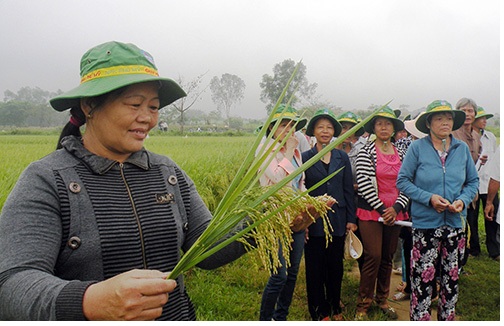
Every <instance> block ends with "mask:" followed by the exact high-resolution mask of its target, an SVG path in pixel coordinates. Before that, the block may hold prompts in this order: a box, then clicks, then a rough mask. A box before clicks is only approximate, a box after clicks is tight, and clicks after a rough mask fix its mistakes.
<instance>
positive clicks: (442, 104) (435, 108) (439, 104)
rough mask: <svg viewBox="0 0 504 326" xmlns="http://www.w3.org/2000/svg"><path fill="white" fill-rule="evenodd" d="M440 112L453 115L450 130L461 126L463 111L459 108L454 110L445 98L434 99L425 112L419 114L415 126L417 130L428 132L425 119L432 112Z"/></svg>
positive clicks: (463, 118) (463, 117) (463, 119)
mask: <svg viewBox="0 0 504 326" xmlns="http://www.w3.org/2000/svg"><path fill="white" fill-rule="evenodd" d="M440 112H450V113H452V115H453V128H452V131H454V130H457V129H458V128H460V127H462V125H463V124H464V121H465V116H466V115H465V112H464V111H461V110H454V109H453V108H452V106H451V104H450V103H448V102H447V101H445V100H436V101H433V102H432V103H431V104H429V105H428V106H427V109H426V110H425V112H424V113H423V114H422V115H420V116H419V117H418V118H417V120H416V122H415V126H416V127H417V129H418V130H420V131H421V132H423V133H426V134H429V133H430V130H429V128H427V120H428V119H429V117H430V116H431V115H432V114H434V113H440Z"/></svg>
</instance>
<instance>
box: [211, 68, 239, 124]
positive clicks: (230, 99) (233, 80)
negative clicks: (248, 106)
mask: <svg viewBox="0 0 504 326" xmlns="http://www.w3.org/2000/svg"><path fill="white" fill-rule="evenodd" d="M210 90H211V91H212V101H213V102H214V103H215V104H216V105H217V110H218V111H219V112H220V113H221V114H223V115H224V117H225V118H226V121H227V124H228V125H229V117H230V115H229V114H230V112H231V108H232V107H233V105H235V104H236V103H239V102H240V101H241V100H242V99H243V97H244V90H245V82H244V81H243V80H242V79H241V78H240V77H238V76H236V75H231V74H223V75H222V76H221V78H220V79H219V77H217V76H215V77H213V78H212V80H211V81H210Z"/></svg>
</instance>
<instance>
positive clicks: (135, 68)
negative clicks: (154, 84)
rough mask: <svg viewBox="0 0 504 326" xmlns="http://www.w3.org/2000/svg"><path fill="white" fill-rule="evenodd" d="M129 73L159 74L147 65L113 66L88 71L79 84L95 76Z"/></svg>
mask: <svg viewBox="0 0 504 326" xmlns="http://www.w3.org/2000/svg"><path fill="white" fill-rule="evenodd" d="M131 74H145V75H151V76H159V74H158V72H157V70H156V69H154V68H152V67H148V66H143V65H130V66H114V67H110V68H101V69H96V70H93V71H91V72H90V73H88V74H86V75H84V76H82V78H81V84H83V83H85V82H88V81H90V80H93V79H97V78H103V77H112V76H119V75H131Z"/></svg>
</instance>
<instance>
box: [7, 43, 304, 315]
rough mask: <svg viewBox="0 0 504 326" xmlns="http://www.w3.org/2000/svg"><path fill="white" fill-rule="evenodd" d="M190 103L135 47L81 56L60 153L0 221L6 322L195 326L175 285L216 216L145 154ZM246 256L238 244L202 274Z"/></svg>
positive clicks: (21, 183) (167, 167)
mask: <svg viewBox="0 0 504 326" xmlns="http://www.w3.org/2000/svg"><path fill="white" fill-rule="evenodd" d="M183 96H185V92H184V91H183V90H182V89H181V88H180V86H179V85H177V83H175V82H174V81H173V80H171V79H168V78H162V77H159V75H158V72H157V68H156V66H155V64H154V60H153V58H152V56H151V55H150V54H149V53H147V52H146V51H144V50H141V49H139V48H138V47H137V46H135V45H133V44H126V43H120V42H108V43H104V44H101V45H98V46H96V47H93V48H92V49H90V50H89V51H88V52H86V53H85V54H84V56H83V57H82V60H81V83H80V85H79V86H78V87H76V88H74V89H72V90H70V91H68V92H66V93H63V94H61V95H59V96H57V97H55V98H53V99H52V100H51V101H50V103H51V105H52V107H53V108H54V109H55V110H57V111H65V110H68V109H70V113H71V117H70V122H69V123H68V124H67V125H66V126H65V128H64V130H63V131H62V135H61V138H60V141H59V144H58V147H61V149H59V150H56V151H55V152H53V153H51V154H49V155H48V156H46V157H44V158H42V159H41V160H39V161H37V162H34V163H32V164H31V165H30V166H29V167H28V168H27V169H26V170H25V171H24V172H23V174H22V175H21V177H20V179H19V180H18V182H17V183H16V186H15V187H14V189H13V190H12V192H11V193H10V195H9V197H8V198H7V200H6V202H5V205H4V207H3V210H2V214H1V216H0V320H152V319H159V320H195V318H196V315H195V310H194V307H193V305H192V303H191V300H190V298H189V296H188V295H187V293H186V291H185V287H184V280H183V276H182V274H181V275H180V276H179V277H178V278H177V279H176V280H169V279H167V276H168V274H169V272H170V271H172V270H173V268H174V267H175V266H176V265H177V263H178V262H179V261H180V258H181V252H186V251H187V250H188V249H189V248H191V247H192V245H193V244H194V243H195V242H196V240H197V239H198V238H199V236H200V235H201V234H202V233H203V231H204V230H205V229H206V228H207V226H208V225H209V223H210V220H211V219H212V215H211V213H210V211H209V210H208V209H207V207H206V206H205V204H204V202H203V200H202V199H201V197H200V196H199V194H198V192H197V191H196V188H195V185H194V183H193V181H192V180H191V179H190V178H189V177H188V176H187V175H186V174H185V172H184V171H183V170H182V169H181V168H180V167H179V166H178V165H177V164H175V162H173V161H172V160H171V159H169V158H168V157H165V156H161V155H157V154H154V153H152V152H150V151H147V150H146V149H144V148H143V145H144V141H145V139H146V138H147V136H148V134H149V131H150V130H152V128H154V127H156V125H157V122H158V116H159V110H160V109H161V108H163V107H166V106H167V105H169V104H170V103H172V102H173V101H175V100H177V99H178V98H181V97H183ZM84 124H85V125H86V129H85V133H84V134H83V135H81V133H80V129H79V127H80V126H82V125H84ZM298 221H299V220H297V219H296V221H295V222H296V223H297V222H298ZM301 222H303V220H301ZM309 223H311V219H310V221H309ZM307 225H308V224H304V223H301V224H300V225H296V226H299V228H300V229H304V228H306V226H307ZM244 253H245V248H244V246H243V244H242V243H239V242H233V243H231V244H230V245H228V246H227V247H225V248H223V249H221V250H220V251H218V252H217V253H215V254H214V255H212V256H210V257H209V258H207V259H206V260H204V261H202V262H200V263H199V264H198V266H199V267H202V268H206V269H209V268H216V267H218V266H221V265H223V264H225V263H228V262H230V261H232V260H234V259H236V258H238V257H240V256H241V255H242V254H244Z"/></svg>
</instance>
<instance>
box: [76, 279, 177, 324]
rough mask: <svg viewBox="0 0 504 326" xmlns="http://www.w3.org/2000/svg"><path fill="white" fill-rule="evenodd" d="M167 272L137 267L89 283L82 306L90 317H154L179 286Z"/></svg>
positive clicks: (160, 311)
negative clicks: (169, 294) (91, 283)
mask: <svg viewBox="0 0 504 326" xmlns="http://www.w3.org/2000/svg"><path fill="white" fill-rule="evenodd" d="M167 276H168V275H167V273H162V272H160V271H156V270H139V269H135V270H132V271H129V272H125V273H122V274H119V275H117V276H115V277H112V278H110V279H108V280H105V281H102V282H99V283H95V284H93V285H91V286H89V287H88V288H87V290H86V292H85V293H84V299H83V302H82V309H83V312H84V316H85V317H86V318H87V319H88V320H153V319H156V318H157V317H159V316H161V313H162V311H163V306H164V305H165V304H166V303H167V302H168V293H169V292H171V291H173V290H174V289H175V287H176V286H177V282H175V281H174V280H168V279H166V277H167Z"/></svg>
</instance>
